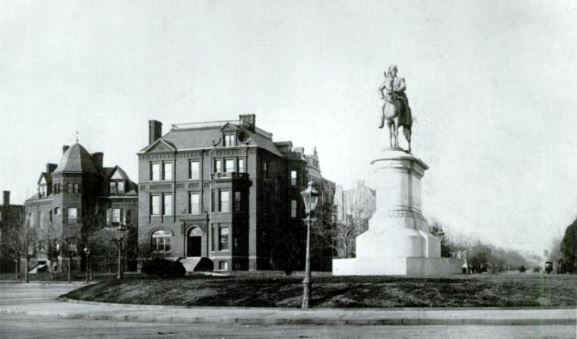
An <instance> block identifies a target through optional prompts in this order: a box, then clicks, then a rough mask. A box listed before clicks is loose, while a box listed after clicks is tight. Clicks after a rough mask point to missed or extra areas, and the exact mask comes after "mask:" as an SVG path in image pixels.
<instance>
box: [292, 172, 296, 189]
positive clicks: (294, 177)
mask: <svg viewBox="0 0 577 339" xmlns="http://www.w3.org/2000/svg"><path fill="white" fill-rule="evenodd" d="M291 185H292V186H296V185H297V171H291Z"/></svg>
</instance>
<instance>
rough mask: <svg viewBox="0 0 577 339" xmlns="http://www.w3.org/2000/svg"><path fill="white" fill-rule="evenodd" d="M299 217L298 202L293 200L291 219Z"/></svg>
mask: <svg viewBox="0 0 577 339" xmlns="http://www.w3.org/2000/svg"><path fill="white" fill-rule="evenodd" d="M296 217H297V201H296V200H291V218H296Z"/></svg>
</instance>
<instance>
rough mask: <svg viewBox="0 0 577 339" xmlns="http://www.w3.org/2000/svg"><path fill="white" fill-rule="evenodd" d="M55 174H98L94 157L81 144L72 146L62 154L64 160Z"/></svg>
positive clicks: (61, 160)
mask: <svg viewBox="0 0 577 339" xmlns="http://www.w3.org/2000/svg"><path fill="white" fill-rule="evenodd" d="M54 172H75V173H79V172H83V173H97V171H96V166H94V162H93V161H92V156H91V155H90V153H88V151H87V150H86V148H84V147H83V146H82V145H80V144H79V143H76V144H74V145H72V146H71V147H70V148H69V149H67V150H66V152H64V154H62V159H60V163H59V164H58V167H56V170H55V171H54Z"/></svg>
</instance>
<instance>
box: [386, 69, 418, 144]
mask: <svg viewBox="0 0 577 339" xmlns="http://www.w3.org/2000/svg"><path fill="white" fill-rule="evenodd" d="M397 71H398V69H397V66H396V65H391V66H390V67H389V70H388V71H387V72H385V81H384V82H383V84H382V85H381V87H379V94H380V95H381V99H383V100H384V103H383V110H382V113H381V119H380V124H379V128H383V127H385V125H386V126H387V128H388V129H389V144H390V147H391V148H400V147H399V139H398V135H399V128H400V127H403V134H404V135H405V139H406V140H407V143H408V145H409V149H408V150H407V152H408V153H411V127H412V125H413V118H412V115H411V108H410V107H409V100H408V99H407V95H406V94H405V90H406V89H407V86H406V84H405V79H404V78H401V77H398V76H397Z"/></svg>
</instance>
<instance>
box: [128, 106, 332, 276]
mask: <svg viewBox="0 0 577 339" xmlns="http://www.w3.org/2000/svg"><path fill="white" fill-rule="evenodd" d="M138 157H139V179H138V181H139V228H138V233H139V250H140V255H141V256H142V257H143V258H150V257H166V258H182V259H181V261H182V262H183V263H184V265H185V267H186V268H187V270H188V271H192V270H194V269H195V268H196V266H197V264H198V263H199V262H200V261H201V259H203V258H205V261H206V260H208V261H209V262H212V265H213V268H214V270H219V271H232V270H234V271H242V270H251V271H254V270H270V269H283V268H282V267H281V266H283V265H285V264H287V263H286V262H285V261H286V260H287V257H288V256H287V255H285V254H286V253H285V252H282V250H281V248H284V247H283V246H284V245H287V242H291V244H289V245H293V244H292V242H296V243H299V244H301V243H302V242H304V239H305V237H304V233H303V230H305V228H304V226H303V218H304V211H303V206H302V199H301V196H300V192H301V191H302V190H303V189H304V188H305V187H306V185H307V182H308V180H309V174H308V170H309V168H308V167H307V166H308V162H307V158H306V157H305V155H304V150H303V149H302V148H293V146H292V142H290V141H285V142H274V141H273V139H272V134H271V133H269V132H266V131H264V130H262V129H260V128H258V127H257V126H256V124H255V115H254V114H245V115H240V117H239V120H235V121H215V122H207V123H191V124H180V125H172V128H171V129H170V131H169V132H168V133H166V134H165V135H162V124H161V123H160V122H158V121H150V122H149V143H148V146H146V147H145V148H143V149H142V150H141V151H140V152H139V153H138ZM317 160H318V159H317ZM317 167H318V164H317ZM289 234H290V235H291V236H292V238H287V235H289ZM286 239H292V240H291V241H288V240H286ZM302 254H303V255H302V256H303V259H304V252H302ZM326 260H327V261H330V258H327V259H326Z"/></svg>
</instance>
